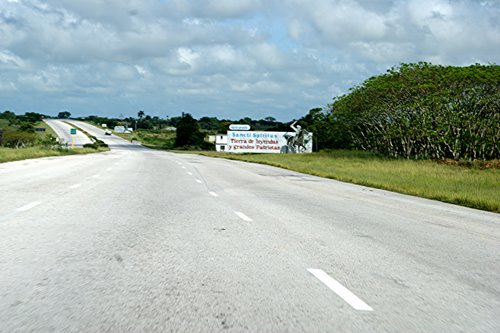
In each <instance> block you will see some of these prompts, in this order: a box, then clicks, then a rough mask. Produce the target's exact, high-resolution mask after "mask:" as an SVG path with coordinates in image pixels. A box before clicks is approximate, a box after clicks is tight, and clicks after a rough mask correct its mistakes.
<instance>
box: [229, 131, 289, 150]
mask: <svg viewBox="0 0 500 333" xmlns="http://www.w3.org/2000/svg"><path fill="white" fill-rule="evenodd" d="M284 134H286V132H237V131H229V132H228V133H227V135H228V137H227V139H228V149H227V151H231V152H238V153H252V152H254V153H279V152H280V150H281V148H282V147H283V146H284V145H286V138H285V137H284Z"/></svg>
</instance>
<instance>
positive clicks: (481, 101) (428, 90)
mask: <svg viewBox="0 0 500 333" xmlns="http://www.w3.org/2000/svg"><path fill="white" fill-rule="evenodd" d="M498 110H500V66H498V65H488V66H484V65H479V64H476V65H472V66H468V67H451V66H447V67H444V66H435V65H432V64H429V63H424V62H421V63H417V64H402V65H401V66H399V67H395V68H391V69H390V70H388V71H387V73H386V74H383V75H379V76H376V77H372V78H369V79H368V80H366V81H365V82H363V84H361V85H360V86H357V87H354V88H352V89H351V92H350V93H349V94H346V95H343V96H340V97H338V98H336V99H335V100H334V102H333V103H332V104H331V105H330V114H329V116H328V118H327V119H328V120H329V121H330V122H331V126H329V127H330V128H331V130H332V131H334V128H336V130H337V131H338V133H339V134H340V135H341V136H342V137H344V138H346V139H347V140H346V142H344V143H345V144H346V147H345V148H350V147H352V148H355V149H362V150H369V151H373V152H378V153H381V154H384V155H387V156H391V157H404V158H433V159H443V158H453V159H469V160H472V159H495V158H499V157H500V126H499V124H500V112H499V111H498Z"/></svg>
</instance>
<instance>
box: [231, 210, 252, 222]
mask: <svg viewBox="0 0 500 333" xmlns="http://www.w3.org/2000/svg"><path fill="white" fill-rule="evenodd" d="M234 213H235V214H236V215H238V217H239V218H240V219H242V220H243V221H246V222H252V219H251V218H249V217H248V216H246V215H245V214H243V213H242V212H234Z"/></svg>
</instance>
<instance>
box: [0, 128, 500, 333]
mask: <svg viewBox="0 0 500 333" xmlns="http://www.w3.org/2000/svg"><path fill="white" fill-rule="evenodd" d="M81 126H82V128H84V129H86V130H88V131H89V132H93V134H95V135H96V136H98V137H100V136H101V138H102V139H104V140H105V141H107V142H108V143H109V144H110V145H111V147H112V150H111V151H110V152H106V153H100V154H92V155H78V156H67V157H49V158H43V159H36V160H26V161H19V162H11V163H3V164H0V188H1V192H0V202H1V205H0V235H1V237H2V240H1V241H0V272H1V273H0V332H500V282H499V281H500V215H498V214H494V213H487V212H482V211H478V210H473V209H468V208H463V207H458V206H454V205H450V204H444V203H440V202H436V201H431V200H425V199H419V198H415V197H410V196H405V195H399V194H395V193H391V192H387V191H381V190H375V189H370V188H366V187H362V186H355V185H350V184H346V183H342V182H337V181H333V180H327V179H322V178H317V177H313V176H308V175H304V174H300V173H295V172H291V171H287V170H283V169H278V168H274V167H269V166H263V165H257V164H247V163H242V162H236V161H229V160H223V159H213V158H207V157H202V156H195V155H188V154H172V153H167V152H162V151H155V150H149V149H146V148H143V147H141V146H140V145H137V144H131V143H129V142H127V141H124V140H121V139H120V138H117V137H114V136H113V137H106V136H104V135H103V132H102V130H100V129H95V128H92V127H91V126H88V125H81Z"/></svg>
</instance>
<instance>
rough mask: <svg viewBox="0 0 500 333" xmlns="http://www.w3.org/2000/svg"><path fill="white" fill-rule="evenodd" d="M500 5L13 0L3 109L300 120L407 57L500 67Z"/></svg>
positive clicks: (1, 84) (0, 22) (4, 24)
mask: <svg viewBox="0 0 500 333" xmlns="http://www.w3.org/2000/svg"><path fill="white" fill-rule="evenodd" d="M499 18H500V0H485V1H481V0H467V1H466V0H307V1H306V0H210V1H208V0H207V1H202V0H46V1H38V0H0V112H1V111H4V110H11V111H14V112H16V113H17V114H23V113H24V112H40V113H43V114H48V115H57V113H58V112H60V111H66V110H67V111H69V112H71V114H72V115H73V116H79V117H81V116H87V115H100V116H107V117H121V116H125V117H129V116H133V117H136V116H137V112H138V111H139V110H143V111H144V112H145V113H146V114H147V115H151V116H158V117H161V118H165V117H173V116H178V115H180V114H181V113H182V112H186V113H191V114H192V115H193V116H194V117H196V118H200V117H202V116H209V117H218V118H219V119H236V120H237V119H241V118H244V117H250V118H253V119H262V118H265V117H268V116H271V117H274V118H276V119H278V120H280V121H289V120H292V119H298V118H300V117H302V116H304V115H306V114H307V113H308V111H309V110H310V109H312V108H315V107H325V106H327V105H328V104H329V103H331V102H332V99H333V98H334V97H336V96H339V95H342V94H345V93H347V92H348V91H349V88H351V87H353V86H355V85H358V84H361V83H362V82H363V81H364V80H366V79H367V78H369V77H371V76H374V75H379V74H382V73H384V72H385V71H386V70H387V69H389V68H391V67H393V66H397V65H399V64H400V63H410V62H418V61H427V62H431V63H433V64H440V65H453V66H467V65H471V64H474V63H481V64H492V63H495V64H499V63H500V19H499Z"/></svg>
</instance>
